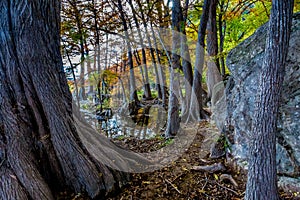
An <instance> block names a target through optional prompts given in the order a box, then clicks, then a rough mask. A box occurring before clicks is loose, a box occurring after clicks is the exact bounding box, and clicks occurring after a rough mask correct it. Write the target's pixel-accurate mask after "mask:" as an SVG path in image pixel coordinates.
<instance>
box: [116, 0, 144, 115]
mask: <svg viewBox="0 0 300 200" xmlns="http://www.w3.org/2000/svg"><path fill="white" fill-rule="evenodd" d="M117 8H118V10H119V14H120V18H121V21H122V25H123V29H124V35H125V42H126V47H127V55H128V64H129V70H130V71H129V73H130V78H129V82H130V97H129V100H130V103H131V106H130V109H133V110H135V109H134V108H135V105H136V103H137V102H138V101H139V100H138V96H137V91H136V84H135V76H134V66H133V59H132V47H131V44H130V38H129V33H128V30H129V29H128V25H127V21H126V18H125V12H124V9H123V5H122V1H121V0H118V1H117Z"/></svg>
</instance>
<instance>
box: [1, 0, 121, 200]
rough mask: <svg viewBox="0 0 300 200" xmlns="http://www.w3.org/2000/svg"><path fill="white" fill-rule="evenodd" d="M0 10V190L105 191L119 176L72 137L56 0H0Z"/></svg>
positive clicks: (42, 194) (15, 193)
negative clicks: (0, 46)
mask: <svg viewBox="0 0 300 200" xmlns="http://www.w3.org/2000/svg"><path fill="white" fill-rule="evenodd" d="M0 13H1V18H0V32H1V35H0V41H1V45H2V48H0V198H1V199H14V200H25V199H55V195H56V194H57V193H58V192H59V191H61V190H70V191H73V192H75V193H80V192H81V193H82V192H83V193H86V194H87V195H88V196H89V197H91V198H96V197H99V198H100V197H103V196H105V195H106V194H107V192H109V191H112V190H113V189H114V188H115V186H116V187H118V185H119V184H121V182H120V181H122V178H121V176H120V173H118V172H116V171H113V170H111V169H109V168H108V167H106V166H104V165H103V164H101V163H99V162H97V161H96V160H95V159H94V157H93V156H92V155H91V154H90V153H89V152H88V151H87V149H86V148H85V147H84V145H83V143H82V141H81V140H80V139H79V129H78V127H77V125H76V124H77V123H75V119H74V117H73V113H72V96H71V94H70V91H69V88H68V85H67V83H66V77H65V74H64V71H63V66H62V59H61V55H60V48H59V45H60V35H59V27H60V17H59V14H60V1H59V0H35V1H29V0H22V1H20V0H14V1H10V0H2V1H0ZM104 146H105V145H104ZM103 156H105V155H103Z"/></svg>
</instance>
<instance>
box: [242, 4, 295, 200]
mask: <svg viewBox="0 0 300 200" xmlns="http://www.w3.org/2000/svg"><path fill="white" fill-rule="evenodd" d="M293 5H294V1H293V0H286V1H281V0H273V1H272V9H271V17H270V21H269V29H268V39H267V43H266V48H265V57H264V62H263V65H262V71H261V73H260V77H259V83H258V93H257V97H256V98H257V99H256V103H255V112H254V122H253V126H252V127H253V129H252V131H251V132H252V135H251V137H250V138H251V140H250V145H249V154H250V155H249V156H250V157H249V167H248V168H249V170H248V181H247V189H246V196H245V199H246V200H257V199H261V200H277V199H279V195H278V190H277V170H276V132H277V119H278V110H279V106H280V99H281V98H282V97H281V91H282V85H283V78H284V72H285V60H286V57H287V53H288V47H289V37H290V28H291V21H292V14H293Z"/></svg>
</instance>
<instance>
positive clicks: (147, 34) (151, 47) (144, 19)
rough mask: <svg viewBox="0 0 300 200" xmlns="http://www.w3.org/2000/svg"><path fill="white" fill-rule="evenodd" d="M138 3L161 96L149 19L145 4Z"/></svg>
mask: <svg viewBox="0 0 300 200" xmlns="http://www.w3.org/2000/svg"><path fill="white" fill-rule="evenodd" d="M137 4H138V6H139V9H140V10H141V19H142V24H143V26H144V29H145V34H146V38H147V41H148V44H149V49H150V55H151V60H152V65H153V68H154V71H155V75H156V76H155V82H156V90H157V92H158V96H159V97H160V98H161V97H162V95H161V87H160V84H159V75H158V69H157V62H156V58H155V50H154V49H153V46H152V42H151V38H150V34H149V31H148V25H147V21H146V18H145V14H144V12H143V6H142V4H141V2H140V0H137Z"/></svg>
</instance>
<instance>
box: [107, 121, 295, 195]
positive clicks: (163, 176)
mask: <svg viewBox="0 0 300 200" xmlns="http://www.w3.org/2000/svg"><path fill="white" fill-rule="evenodd" d="M197 126H198V128H195V127H194V128H193V129H192V130H195V131H197V135H196V137H195V138H194V140H193V142H192V144H191V145H190V147H189V148H188V149H187V150H186V151H185V152H184V153H183V155H182V156H181V157H180V158H179V159H178V160H176V161H175V162H173V163H172V164H171V165H170V166H168V167H164V168H162V169H160V170H157V171H154V172H148V173H140V174H139V173H136V174H132V180H131V182H130V183H129V184H128V185H127V187H125V188H123V190H122V191H121V193H119V194H118V195H117V196H114V197H111V198H109V199H110V200H125V199H128V200H129V199H130V200H131V199H172V200H177V199H185V200H188V199H220V200H225V199H232V200H238V199H242V198H243V196H244V194H245V184H246V174H245V172H243V171H240V170H238V169H236V167H233V166H229V165H228V164H227V163H226V161H225V159H224V158H220V159H209V158H208V156H209V149H208V148H207V144H206V142H205V138H206V137H207V136H208V134H212V132H213V131H217V129H216V128H214V127H212V125H210V124H209V122H201V123H199V124H198V125H197ZM115 143H117V145H120V146H122V147H124V148H127V149H130V150H133V151H136V152H150V151H155V150H157V149H159V148H161V147H162V146H164V145H165V143H166V141H165V140H162V139H160V138H154V139H148V140H137V139H135V138H126V139H123V140H115ZM219 163H222V164H223V165H224V166H225V168H226V169H225V170H222V172H215V173H212V172H207V171H198V170H193V167H194V166H210V165H214V164H219ZM224 174H225V175H224ZM228 175H229V176H231V177H232V179H233V181H229V180H228V179H227V180H226V179H224V180H222V179H223V178H222V177H224V176H225V177H226V176H228ZM280 195H281V198H282V199H299V198H297V197H293V194H291V193H290V194H289V193H284V192H283V191H280Z"/></svg>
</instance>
